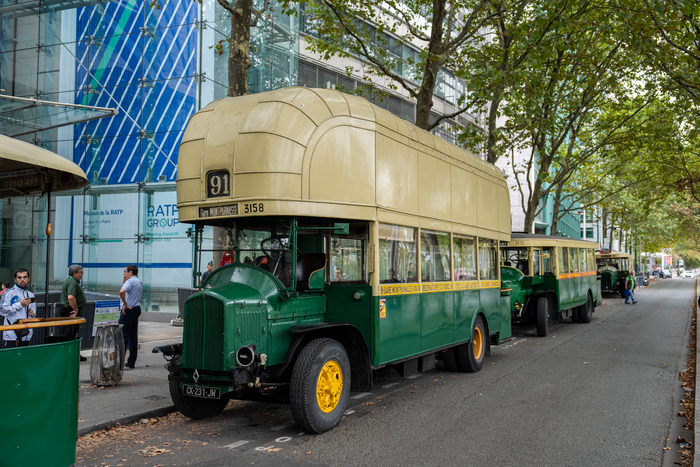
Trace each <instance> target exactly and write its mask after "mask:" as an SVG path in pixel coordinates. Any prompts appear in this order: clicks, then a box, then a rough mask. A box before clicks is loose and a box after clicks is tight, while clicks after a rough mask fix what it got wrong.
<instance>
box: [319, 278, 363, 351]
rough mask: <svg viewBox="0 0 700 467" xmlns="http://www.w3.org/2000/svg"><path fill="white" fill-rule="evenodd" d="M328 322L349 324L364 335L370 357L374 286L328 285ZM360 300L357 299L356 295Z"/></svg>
mask: <svg viewBox="0 0 700 467" xmlns="http://www.w3.org/2000/svg"><path fill="white" fill-rule="evenodd" d="M325 290H326V300H327V302H326V303H327V310H326V322H327V323H348V324H352V325H353V326H355V327H356V328H357V329H359V330H360V332H361V333H362V337H364V339H365V343H366V344H367V348H369V352H370V355H372V352H373V349H374V346H373V345H372V286H370V285H360V284H358V285H355V284H329V285H326V289H325ZM356 293H357V295H358V296H359V298H355V294H356Z"/></svg>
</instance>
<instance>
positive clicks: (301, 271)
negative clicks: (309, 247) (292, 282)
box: [297, 253, 326, 290]
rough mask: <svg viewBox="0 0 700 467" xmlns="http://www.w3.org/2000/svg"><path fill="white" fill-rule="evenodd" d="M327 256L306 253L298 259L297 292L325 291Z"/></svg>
mask: <svg viewBox="0 0 700 467" xmlns="http://www.w3.org/2000/svg"><path fill="white" fill-rule="evenodd" d="M325 279H326V254H325V253H304V254H302V255H299V258H297V290H307V289H315V290H321V289H323V283H324V281H325Z"/></svg>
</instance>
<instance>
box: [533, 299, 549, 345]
mask: <svg viewBox="0 0 700 467" xmlns="http://www.w3.org/2000/svg"><path fill="white" fill-rule="evenodd" d="M536 313H537V335H538V336H540V337H547V326H548V324H549V323H548V321H549V310H548V309H547V297H539V298H538V299H537V311H536Z"/></svg>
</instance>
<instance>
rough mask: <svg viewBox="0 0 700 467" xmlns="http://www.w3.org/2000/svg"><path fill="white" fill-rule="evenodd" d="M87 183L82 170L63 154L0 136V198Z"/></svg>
mask: <svg viewBox="0 0 700 467" xmlns="http://www.w3.org/2000/svg"><path fill="white" fill-rule="evenodd" d="M87 185H88V179H87V177H86V176H85V172H83V171H82V170H81V169H80V167H78V166H77V165H76V164H74V163H73V162H71V161H69V160H68V159H66V158H65V157H61V156H59V155H58V154H56V153H53V152H51V151H48V150H46V149H43V148H40V147H39V146H34V145H33V144H29V143H25V142H24V141H20V140H18V139H14V138H10V137H7V136H2V135H0V198H6V197H10V196H20V195H28V194H30V193H43V192H46V191H48V189H50V191H52V192H56V191H64V190H74V189H77V188H82V187H84V186H87Z"/></svg>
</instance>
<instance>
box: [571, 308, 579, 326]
mask: <svg viewBox="0 0 700 467" xmlns="http://www.w3.org/2000/svg"><path fill="white" fill-rule="evenodd" d="M578 309H579V307H574V308H572V309H571V322H572V323H578V322H580V320H579V319H578Z"/></svg>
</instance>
